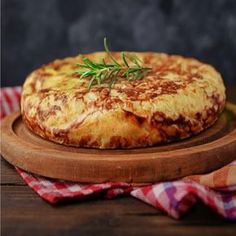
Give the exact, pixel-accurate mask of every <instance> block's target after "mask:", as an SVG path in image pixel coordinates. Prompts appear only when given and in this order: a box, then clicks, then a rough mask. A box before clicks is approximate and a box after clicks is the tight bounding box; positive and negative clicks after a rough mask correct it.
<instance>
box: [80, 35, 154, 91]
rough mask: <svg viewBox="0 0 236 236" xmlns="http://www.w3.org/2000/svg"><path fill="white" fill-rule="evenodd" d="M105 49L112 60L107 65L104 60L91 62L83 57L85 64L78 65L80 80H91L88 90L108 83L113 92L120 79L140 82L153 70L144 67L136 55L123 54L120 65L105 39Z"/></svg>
mask: <svg viewBox="0 0 236 236" xmlns="http://www.w3.org/2000/svg"><path fill="white" fill-rule="evenodd" d="M104 49H105V51H106V53H107V55H108V58H109V59H110V60H111V63H107V62H106V61H105V59H102V61H101V62H100V63H96V62H93V61H91V60H90V59H89V58H86V57H83V56H81V59H82V61H83V64H81V63H77V66H78V67H79V68H80V69H79V70H78V71H76V73H77V74H79V75H80V79H84V78H89V79H90V81H89V84H88V88H89V90H90V89H91V87H92V86H94V85H99V86H101V84H104V83H108V87H109V89H110V90H111V88H112V86H113V85H114V84H115V82H116V80H117V79H118V78H123V79H126V80H128V81H130V80H139V79H141V78H143V77H144V76H145V75H146V74H147V73H148V72H149V71H150V70H151V68H148V67H142V61H141V60H140V59H139V58H138V57H137V56H136V55H135V54H128V55H127V54H126V53H124V52H122V53H121V58H122V64H121V63H119V62H118V61H117V60H116V59H115V58H114V57H113V56H112V54H111V52H110V50H109V48H108V46H107V39H106V38H104Z"/></svg>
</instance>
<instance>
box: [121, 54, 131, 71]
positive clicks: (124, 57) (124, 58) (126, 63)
mask: <svg viewBox="0 0 236 236" xmlns="http://www.w3.org/2000/svg"><path fill="white" fill-rule="evenodd" d="M121 55H122V59H123V61H124V63H125V65H126V66H127V67H128V68H129V64H128V62H127V60H126V56H125V53H124V52H122V53H121Z"/></svg>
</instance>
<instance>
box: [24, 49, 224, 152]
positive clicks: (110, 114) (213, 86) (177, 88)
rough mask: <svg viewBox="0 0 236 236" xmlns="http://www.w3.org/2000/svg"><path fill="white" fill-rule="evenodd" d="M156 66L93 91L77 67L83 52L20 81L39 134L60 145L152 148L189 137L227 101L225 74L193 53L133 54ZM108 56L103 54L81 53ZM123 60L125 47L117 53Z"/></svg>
mask: <svg viewBox="0 0 236 236" xmlns="http://www.w3.org/2000/svg"><path fill="white" fill-rule="evenodd" d="M135 55H136V56H138V57H139V59H141V60H142V61H143V64H144V65H145V66H147V67H150V68H152V70H151V71H150V72H149V73H148V74H146V75H145V77H143V78H142V79H140V80H134V81H127V80H125V79H118V80H117V81H116V83H115V84H114V86H113V87H112V88H111V90H109V88H108V86H107V84H102V85H100V86H99V85H95V86H93V87H92V88H91V89H90V90H89V89H88V83H89V80H87V79H80V78H79V77H80V76H79V75H78V74H76V73H75V71H76V69H77V65H76V63H78V62H81V58H80V57H79V56H76V57H70V58H65V59H62V60H55V61H53V62H51V63H49V64H47V65H43V66H42V67H40V68H39V69H37V70H35V71H33V72H32V73H31V74H30V75H29V76H28V77H27V78H26V81H25V83H24V85H23V91H22V98H21V113H22V118H23V121H24V123H25V124H26V126H27V127H28V128H29V129H30V130H31V131H32V132H34V133H35V134H37V135H39V136H41V137H43V138H44V139H47V140H51V141H54V142H56V143H60V144H64V145H70V146H77V147H89V148H99V149H115V148H137V147H147V146H153V145H156V144H161V143H166V142H170V141H176V140H181V139H184V138H187V137H191V136H193V135H195V134H197V133H199V132H201V131H203V130H205V129H207V128H208V127H210V126H211V125H213V124H214V122H215V121H216V120H217V118H218V117H219V115H220V113H221V112H222V110H223V108H224V105H225V100H226V97H225V86H224V83H223V80H222V77H221V75H220V74H219V73H218V72H217V71H216V70H215V69H214V68H213V67H212V66H210V65H207V64H204V63H202V62H200V61H198V60H196V59H192V58H184V57H181V56H177V55H167V54H163V53H152V52H143V53H141V52H135ZM84 56H86V57H87V58H89V59H91V60H92V61H95V62H99V61H101V59H102V58H105V60H107V61H109V58H108V57H107V55H106V53H105V52H95V53H91V54H86V55H84ZM112 56H113V57H114V58H116V59H117V61H120V62H121V53H120V52H112Z"/></svg>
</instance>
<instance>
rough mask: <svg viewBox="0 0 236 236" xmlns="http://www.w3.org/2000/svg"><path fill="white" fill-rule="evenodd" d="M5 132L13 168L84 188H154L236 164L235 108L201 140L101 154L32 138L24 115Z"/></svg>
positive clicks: (5, 151) (10, 120)
mask: <svg viewBox="0 0 236 236" xmlns="http://www.w3.org/2000/svg"><path fill="white" fill-rule="evenodd" d="M1 129H2V139H1V153H2V155H3V157H4V158H5V159H6V160H7V161H8V162H10V163H11V164H13V165H15V166H18V167H20V168H22V169H24V170H27V171H29V172H32V173H36V174H40V175H43V176H47V177H52V178H58V179H64V180H72V181H79V182H90V183H101V182H107V181H125V182H133V183H151V182H157V181H163V180H171V179H176V178H180V177H183V176H187V175H192V174H201V173H206V172H209V171H212V170H214V169H216V168H219V167H221V166H223V165H225V164H227V163H229V162H230V161H232V160H234V159H236V155H235V152H236V106H235V105H232V104H227V106H226V109H225V111H224V112H223V114H222V115H221V117H220V119H219V120H218V121H217V122H216V124H215V125H214V126H212V127H211V128H210V129H208V130H206V131H204V132H202V133H201V134H199V135H197V136H195V137H193V138H189V139H186V140H183V141H179V142H175V143H170V144H166V145H161V146H155V147H151V148H139V149H131V150H97V149H86V148H75V147H67V146H63V145H60V144H55V143H53V142H50V141H46V140H43V139H42V138H40V137H38V136H36V135H34V134H33V133H32V132H30V131H29V130H28V129H27V128H26V127H25V126H24V124H23V122H22V120H21V116H20V114H19V112H16V113H13V114H11V115H10V116H8V117H6V118H5V119H4V120H3V122H2V127H1Z"/></svg>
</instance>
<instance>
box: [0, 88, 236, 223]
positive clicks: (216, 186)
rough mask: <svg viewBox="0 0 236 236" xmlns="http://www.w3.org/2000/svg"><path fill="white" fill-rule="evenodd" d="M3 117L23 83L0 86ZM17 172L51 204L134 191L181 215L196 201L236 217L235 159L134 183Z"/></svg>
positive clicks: (16, 106) (12, 106)
mask: <svg viewBox="0 0 236 236" xmlns="http://www.w3.org/2000/svg"><path fill="white" fill-rule="evenodd" d="M0 92H1V94H0V105H1V113H0V116H1V119H2V118H3V117H5V116H6V115H8V114H10V113H11V112H12V111H15V110H17V109H19V100H20V94H21V87H13V88H1V90H0ZM16 170H17V172H18V173H19V174H20V175H21V177H22V178H23V180H24V181H25V182H26V184H28V185H29V186H30V187H31V188H32V189H33V190H34V191H35V192H36V193H37V194H38V195H39V196H40V197H41V198H42V199H44V200H45V201H47V202H48V203H50V204H56V203H58V202H64V201H69V200H83V199H87V198H92V197H93V198H95V197H105V198H109V199H110V198H114V197H117V196H120V195H122V196H123V195H131V196H133V197H136V198H138V199H140V200H141V201H144V202H146V203H148V204H150V205H152V206H154V207H156V208H158V209H160V210H162V211H164V212H166V213H167V214H168V215H169V216H171V217H173V218H175V219H178V218H180V217H181V216H182V215H183V214H184V213H186V212H187V211H188V210H189V209H190V208H191V207H192V206H193V205H194V204H196V202H197V201H202V202H203V203H204V204H205V205H207V206H209V207H210V208H211V209H212V210H213V211H215V212H216V213H217V214H219V215H220V216H222V217H223V218H225V219H228V220H236V161H234V162H232V163H230V164H229V165H226V166H224V167H223V168H221V169H219V170H217V171H214V172H212V173H209V174H206V175H194V176H188V177H185V178H184V179H182V180H178V181H169V182H162V183H157V184H153V185H146V186H141V187H135V186H132V185H131V184H128V183H121V182H119V183H110V182H109V183H103V184H80V183H75V182H68V181H63V180H55V179H50V178H46V177H42V176H38V175H35V174H31V173H27V172H26V171H24V170H22V169H20V168H17V167H16Z"/></svg>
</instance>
